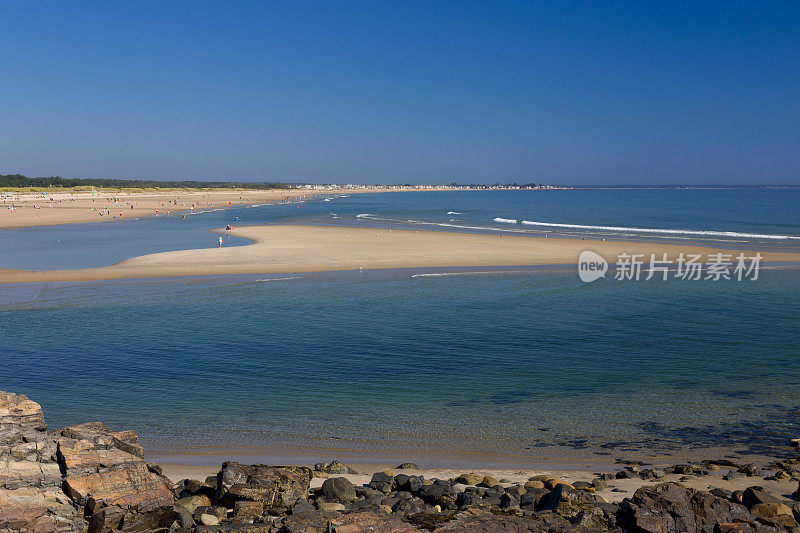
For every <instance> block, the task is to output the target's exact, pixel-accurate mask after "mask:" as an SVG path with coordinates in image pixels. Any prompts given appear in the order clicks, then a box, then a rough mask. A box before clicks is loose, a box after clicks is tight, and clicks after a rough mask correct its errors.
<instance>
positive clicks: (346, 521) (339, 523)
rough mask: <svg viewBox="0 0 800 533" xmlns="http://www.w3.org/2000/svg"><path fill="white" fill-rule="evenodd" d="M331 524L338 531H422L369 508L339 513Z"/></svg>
mask: <svg viewBox="0 0 800 533" xmlns="http://www.w3.org/2000/svg"><path fill="white" fill-rule="evenodd" d="M330 525H331V530H333V531H335V532H336V533H420V530H419V529H417V528H416V527H414V526H413V525H411V524H409V523H407V522H403V521H402V520H400V519H399V518H397V517H394V516H391V515H387V514H386V513H383V512H380V511H375V510H369V509H367V510H363V511H357V512H354V513H348V514H345V515H338V516H336V517H334V518H332V519H331V520H330ZM295 531H297V530H295ZM304 531H310V530H308V529H306V530H304ZM322 531H326V530H322Z"/></svg>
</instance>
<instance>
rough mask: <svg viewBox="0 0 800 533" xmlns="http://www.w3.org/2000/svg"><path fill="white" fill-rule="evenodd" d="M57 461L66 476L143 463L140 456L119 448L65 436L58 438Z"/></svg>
mask: <svg viewBox="0 0 800 533" xmlns="http://www.w3.org/2000/svg"><path fill="white" fill-rule="evenodd" d="M58 463H59V464H60V465H61V468H62V470H63V471H64V472H65V473H66V475H68V476H71V475H76V474H91V473H97V472H103V471H105V470H108V469H111V468H116V467H119V466H121V465H126V464H133V463H142V464H144V463H143V461H142V459H141V457H139V456H137V455H133V454H130V453H128V452H125V451H123V450H120V449H119V448H116V447H109V448H106V447H104V445H102V444H97V443H96V442H93V441H90V440H74V439H71V438H67V437H62V438H60V439H59V440H58Z"/></svg>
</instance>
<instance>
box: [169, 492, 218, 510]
mask: <svg viewBox="0 0 800 533" xmlns="http://www.w3.org/2000/svg"><path fill="white" fill-rule="evenodd" d="M176 503H177V504H178V505H180V506H181V507H185V508H186V509H187V510H188V511H189V512H190V513H192V514H194V511H195V509H197V508H198V507H204V506H205V507H208V506H209V505H211V500H210V499H209V497H208V496H206V495H205V494H195V495H193V496H186V497H184V498H180V499H178V501H177V502H176Z"/></svg>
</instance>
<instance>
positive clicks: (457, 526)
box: [337, 508, 572, 533]
mask: <svg viewBox="0 0 800 533" xmlns="http://www.w3.org/2000/svg"><path fill="white" fill-rule="evenodd" d="M571 527H572V526H571V524H570V523H569V522H568V521H567V520H565V519H564V518H562V517H560V516H558V515H556V514H553V513H551V512H547V511H545V512H542V513H537V514H536V515H533V516H525V517H521V516H504V515H495V514H493V513H491V512H490V511H488V510H486V509H480V508H474V509H469V510H467V511H463V512H460V513H458V514H457V515H455V518H454V519H453V520H451V521H450V522H447V523H445V524H442V525H441V526H439V527H437V528H436V529H435V530H434V531H436V532H437V533H445V532H450V531H453V532H456V531H458V532H461V531H475V532H478V531H480V532H483V533H503V532H511V531H513V532H515V533H545V532H547V531H567V530H569V529H570V528H571ZM337 533H338V530H337Z"/></svg>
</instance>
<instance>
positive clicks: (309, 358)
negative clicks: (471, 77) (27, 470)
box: [0, 190, 800, 460]
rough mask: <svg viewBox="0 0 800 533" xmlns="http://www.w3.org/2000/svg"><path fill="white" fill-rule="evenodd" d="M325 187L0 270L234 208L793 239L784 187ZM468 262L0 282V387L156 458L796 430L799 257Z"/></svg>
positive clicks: (7, 236) (434, 223)
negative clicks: (596, 273) (694, 276)
mask: <svg viewBox="0 0 800 533" xmlns="http://www.w3.org/2000/svg"><path fill="white" fill-rule="evenodd" d="M327 198H329V200H328V201H325V200H322V199H320V200H318V201H314V202H309V203H302V204H291V205H273V206H262V207H252V208H236V209H231V210H223V211H214V212H208V213H200V214H195V215H192V216H191V217H187V218H188V220H187V221H185V222H184V221H182V220H181V219H180V216H162V217H153V218H149V219H143V220H138V221H124V222H117V223H113V224H111V223H102V224H84V225H69V226H60V227H46V228H30V229H26V230H2V231H0V267H13V268H79V267H86V266H99V265H104V264H111V263H113V262H116V261H119V260H122V259H125V258H127V257H131V256H134V255H140V254H142V253H152V252H156V251H165V250H171V249H184V248H196V247H201V246H214V245H215V244H216V243H215V238H216V235H215V234H213V233H210V232H209V231H208V230H209V229H211V228H215V227H221V226H224V225H225V224H228V223H234V221H235V217H239V220H238V221H236V222H235V223H237V224H263V223H275V222H299V223H324V224H350V225H352V224H363V225H367V224H369V225H376V224H382V225H389V226H392V227H398V226H399V227H417V228H425V229H427V228H438V229H444V230H453V229H456V230H459V231H463V230H469V231H492V232H497V231H524V232H531V233H533V234H538V233H537V232H540V231H549V229H545V230H543V229H542V228H538V227H537V228H534V227H523V226H524V225H523V224H517V223H516V222H515V223H513V224H510V223H506V222H496V221H495V220H494V219H495V218H502V219H509V220H527V221H545V222H556V223H561V224H570V225H593V226H598V225H602V226H611V227H627V228H633V227H638V228H651V229H652V228H656V229H658V228H661V229H671V230H676V229H677V230H691V231H695V230H702V231H710V232H728V233H729V232H736V233H741V234H748V235H755V236H751V237H735V238H734V237H730V236H727V235H713V236H712V235H707V236H706V237H705V238H707V239H710V240H714V241H716V242H720V243H724V242H747V243H749V244H753V245H763V246H768V247H776V248H782V249H792V248H793V247H794V246H795V244H794V242H793V240H792V239H791V238H788V237H797V236H800V229H799V227H798V221H800V213H798V209H800V197H798V194H797V191H788V192H787V191H782V192H780V191H769V190H756V191H744V192H743V191H531V192H520V193H514V192H508V193H507V192H485V193H482V192H475V193H473V192H463V193H453V192H443V193H397V194H394V193H389V194H365V195H352V196H350V197H340V196H335V195H329V196H328V197H327ZM448 213H450V214H448ZM360 215H361V216H360ZM598 231H599V230H596V229H584V230H580V229H579V228H570V229H569V231H568V232H567V230H566V229H563V232H564V233H567V234H568V235H570V236H577V237H580V236H581V235H592V234H595V233H598ZM631 232H633V233H635V231H634V230H628V229H625V230H603V231H602V234H604V235H606V236H607V238H627V237H626V235H628V234H629V233H631ZM683 237H684V236H681V235H679V234H675V233H672V234H670V233H665V234H664V236H663V237H662V236H653V235H650V236H649V238H665V239H666V238H669V239H673V240H675V239H680V238H683ZM778 237H780V238H778ZM783 237H787V238H783ZM244 243H246V241H244V240H239V242H236V241H231V242H229V244H230V245H233V244H244ZM477 270H480V271H481V272H482V273H473V274H469V273H464V272H457V273H458V274H459V275H440V276H416V275H417V274H420V273H437V274H447V273H456V272H454V271H453V270H452V269H451V270H447V271H444V272H443V271H433V270H425V271H402V270H399V271H387V272H365V273H360V274H359V273H330V274H312V275H298V276H292V275H286V274H282V275H267V274H265V275H260V276H228V277H225V276H223V277H215V278H191V279H189V278H184V279H177V280H175V279H173V280H150V281H131V282H102V283H59V284H29V285H5V286H0V363H1V364H0V389H3V390H11V391H18V392H24V393H26V394H28V395H29V396H30V397H32V398H33V399H35V400H36V401H38V402H40V403H42V404H43V406H44V408H45V414H46V417H47V419H48V422H49V424H50V426H51V427H57V426H61V425H66V424H70V423H76V422H83V421H88V420H102V421H105V422H107V423H109V424H110V425H112V426H114V427H118V428H132V429H136V430H137V431H139V432H140V434H141V436H142V439H143V440H144V442H145V445H146V448H147V449H149V450H155V451H162V452H166V451H169V450H175V449H179V450H189V449H211V448H221V449H270V450H281V451H283V452H286V451H287V450H289V451H290V450H300V449H303V450H311V453H312V454H313V453H316V454H317V455H318V456H320V457H330V454H331V453H332V452H331V450H337V451H341V450H346V451H348V453H349V454H350V455H352V456H355V457H363V458H368V457H374V456H376V455H379V454H392V453H396V454H412V453H413V454H415V457H417V456H418V457H425V456H433V455H437V456H452V455H454V454H464V455H465V456H473V457H479V458H480V457H483V458H485V457H487V455H482V454H488V455H495V456H496V455H504V454H505V455H512V454H513V455H516V456H518V457H522V458H523V460H524V459H525V458H527V457H530V458H531V460H533V458H537V457H538V458H541V457H542V456H546V455H549V454H558V453H562V452H563V451H564V450H567V451H570V450H573V451H574V450H591V451H592V453H600V454H612V455H613V456H625V455H626V454H629V453H632V451H634V450H643V449H645V450H652V451H659V452H660V451H664V452H665V453H666V452H678V453H680V451H681V450H686V449H687V448H692V449H702V448H705V447H708V448H709V449H710V448H712V447H718V446H722V447H724V448H727V449H728V450H737V451H741V452H758V453H761V452H766V453H773V452H776V453H777V452H780V451H781V450H783V449H785V444H786V442H787V439H789V438H796V437H797V436H798V434H800V414H798V413H800V400H799V399H798V395H797V391H798V390H800V357H799V356H800V272H798V271H797V270H764V271H762V272H761V275H760V277H759V279H758V280H756V281H747V282H712V281H703V282H687V281H675V280H672V281H668V282H664V281H655V280H653V281H650V282H644V281H639V282H636V281H627V282H623V281H614V280H613V279H603V280H599V281H597V282H595V283H592V284H584V283H581V282H580V281H579V280H578V278H577V275H576V274H575V273H574V272H572V271H558V270H539V269H533V270H520V269H504V272H502V273H486V272H490V271H491V270H492V269H477ZM330 458H332V457H330Z"/></svg>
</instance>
